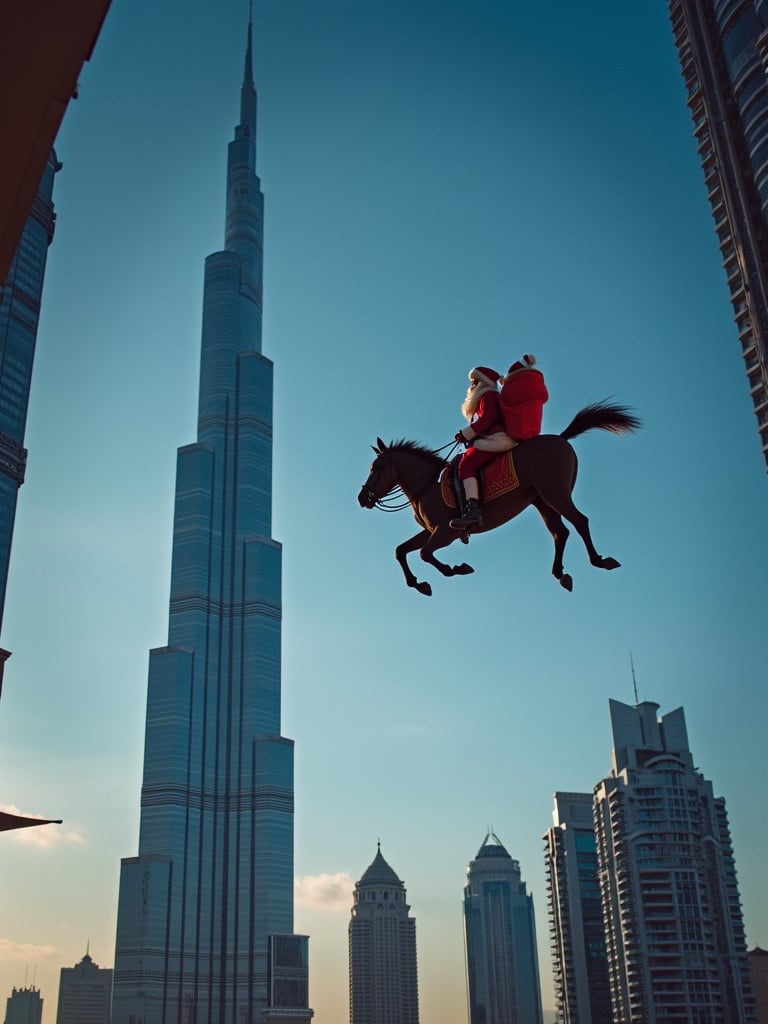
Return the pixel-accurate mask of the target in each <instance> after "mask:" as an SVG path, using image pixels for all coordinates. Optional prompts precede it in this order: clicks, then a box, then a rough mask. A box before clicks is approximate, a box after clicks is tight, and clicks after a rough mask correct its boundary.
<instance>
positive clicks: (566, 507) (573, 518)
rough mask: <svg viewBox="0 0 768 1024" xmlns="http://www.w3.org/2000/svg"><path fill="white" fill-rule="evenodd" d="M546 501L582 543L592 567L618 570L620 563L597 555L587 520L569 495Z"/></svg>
mask: <svg viewBox="0 0 768 1024" xmlns="http://www.w3.org/2000/svg"><path fill="white" fill-rule="evenodd" d="M546 500H547V502H548V504H551V505H552V507H553V508H554V509H555V510H556V511H557V512H559V513H560V515H561V516H562V517H563V518H564V519H567V520H568V522H569V523H570V524H571V526H572V527H573V528H574V529H575V530H576V532H577V533H578V535H579V536H580V537H581V539H582V540H583V541H584V547H585V548H586V549H587V554H588V555H589V560H590V562H591V563H592V565H595V566H597V568H598V569H618V568H619V566H620V565H621V563H620V562H617V561H616V559H615V558H603V557H602V555H599V554H598V553H597V549H596V548H595V545H594V544H593V543H592V535H591V533H590V532H589V520H588V519H587V517H586V516H585V515H584V513H583V512H580V511H579V510H578V509H577V508H576V506H575V505H574V504H573V500H572V498H571V496H570V494H568V495H564V496H561V497H559V498H558V499H557V500H555V501H549V499H548V498H547V499H546Z"/></svg>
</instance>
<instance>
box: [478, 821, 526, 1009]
mask: <svg viewBox="0 0 768 1024" xmlns="http://www.w3.org/2000/svg"><path fill="white" fill-rule="evenodd" d="M464 935H465V945H466V956H467V988H468V995H469V1021H470V1024H542V1012H541V985H540V983H539V958H538V953H537V952H536V923H535V920H534V916H533V897H532V896H530V895H529V894H528V893H527V892H526V887H525V882H524V881H523V880H522V877H521V874H520V864H519V862H518V861H516V860H513V859H512V857H510V855H509V854H508V853H507V851H506V849H505V848H504V846H502V844H501V842H500V841H499V838H498V836H496V835H495V833H493V832H489V833H488V834H487V835H486V837H485V839H484V840H483V844H482V846H481V847H480V849H479V850H478V851H477V856H476V857H475V859H474V860H473V861H470V863H469V867H468V869H467V883H466V885H465V886H464Z"/></svg>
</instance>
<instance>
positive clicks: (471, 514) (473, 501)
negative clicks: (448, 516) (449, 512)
mask: <svg viewBox="0 0 768 1024" xmlns="http://www.w3.org/2000/svg"><path fill="white" fill-rule="evenodd" d="M482 525H483V513H482V512H481V511H480V502H479V501H478V500H477V498H467V511H466V512H465V513H464V515H463V516H461V518H460V519H452V520H451V526H452V527H453V528H454V530H466V529H467V528H468V527H470V526H482Z"/></svg>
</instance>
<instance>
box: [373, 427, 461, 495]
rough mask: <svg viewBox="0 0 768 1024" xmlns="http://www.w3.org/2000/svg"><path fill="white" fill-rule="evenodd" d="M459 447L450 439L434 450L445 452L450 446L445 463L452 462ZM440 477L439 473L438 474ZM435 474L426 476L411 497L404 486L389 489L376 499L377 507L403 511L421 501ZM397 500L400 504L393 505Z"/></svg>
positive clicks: (437, 452) (435, 452)
mask: <svg viewBox="0 0 768 1024" xmlns="http://www.w3.org/2000/svg"><path fill="white" fill-rule="evenodd" d="M458 447H459V442H458V441H449V442H448V444H444V445H443V447H442V448H436V449H435V450H434V454H435V455H439V454H440V452H444V451H445V449H446V448H450V449H451V450H450V452H449V453H448V455H447V456H446V457H445V459H444V465H445V466H447V465H449V464H450V461H451V458H452V457H453V453H454V452H455V451H456V449H457V448H458ZM438 479H439V474H438ZM433 480H434V476H433V475H432V473H431V472H430V473H429V474H428V475H426V476H425V477H424V482H423V483H420V484H419V487H418V489H417V490H416V491H414V494H413V497H412V498H409V497H408V496H407V494H406V493H405V491H404V490H403V488H402V487H400V486H398V487H395V488H393V489H392V490H391V491H388V492H387V494H383V495H382V496H381V497H380V498H377V499H376V505H375V507H376V508H378V509H380V510H381V511H382V512H402V511H403V509H404V508H408V507H409V506H410V505H412V504H413V503H414V502H417V501H419V499H420V498H422V497H423V496H424V494H425V493H426V492H427V490H428V488H429V487H430V486H431V485H432V482H433ZM401 498H405V501H400V499H401ZM393 501H396V502H398V504H396V505H393V504H392V502H393Z"/></svg>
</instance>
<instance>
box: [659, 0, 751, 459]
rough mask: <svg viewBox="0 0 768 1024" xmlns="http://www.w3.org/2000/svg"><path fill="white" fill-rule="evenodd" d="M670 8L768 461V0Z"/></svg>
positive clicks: (678, 3) (702, 0)
mask: <svg viewBox="0 0 768 1024" xmlns="http://www.w3.org/2000/svg"><path fill="white" fill-rule="evenodd" d="M669 11H670V17H671V19H672V29H673V31H674V36H675V42H676V44H677V49H678V53H679V56H680V64H681V67H682V72H683V79H684V81H685V88H686V90H687V93H688V100H687V102H688V106H689V108H690V111H691V117H692V119H693V131H694V135H695V137H696V142H697V145H698V150H699V155H700V157H701V163H702V168H703V171H704V181H705V183H706V186H707V192H708V196H709V202H710V205H711V208H712V216H713V218H714V222H715V231H716V233H717V237H718V242H719V246H720V251H721V253H722V257H723V264H724V266H725V272H726V276H727V279H728V288H729V290H730V298H731V304H732V306H733V314H734V319H735V321H736V329H737V331H738V336H739V340H740V342H741V351H742V355H743V357H744V363H745V367H746V372H747V380H748V384H749V393H750V396H751V398H752V404H753V406H754V411H755V416H756V417H757V428H758V431H759V434H760V439H761V442H762V449H763V455H764V457H765V460H766V464H768V230H767V229H768V130H767V129H766V126H767V125H768V78H766V69H767V68H768V0H670V2H669Z"/></svg>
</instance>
